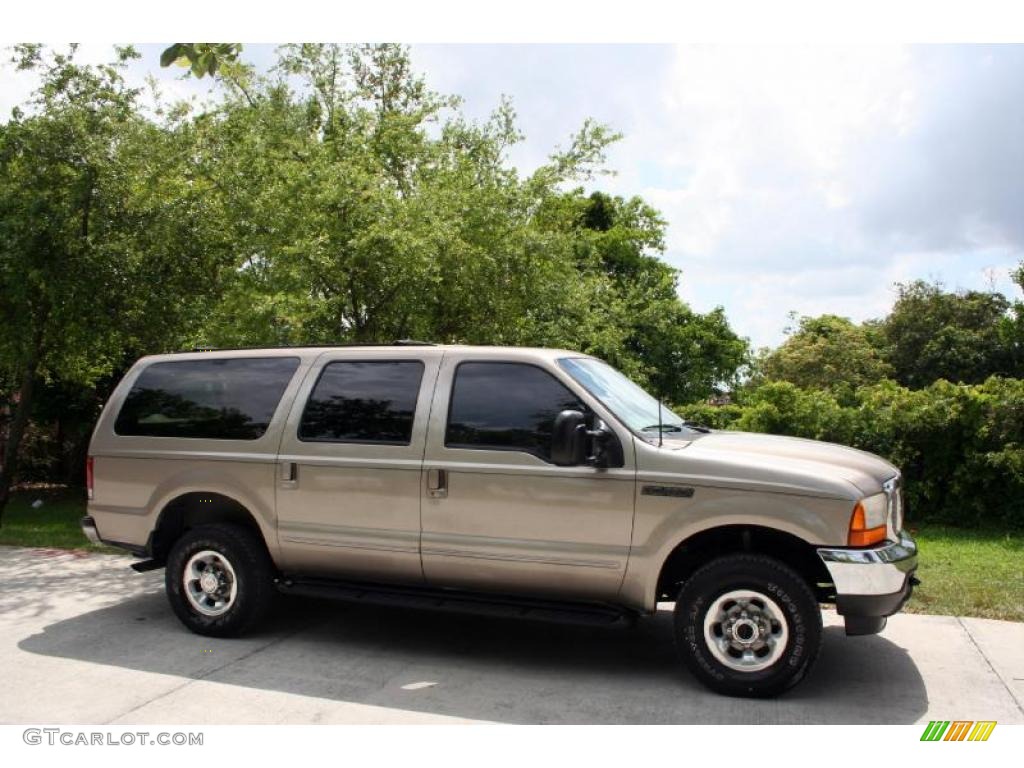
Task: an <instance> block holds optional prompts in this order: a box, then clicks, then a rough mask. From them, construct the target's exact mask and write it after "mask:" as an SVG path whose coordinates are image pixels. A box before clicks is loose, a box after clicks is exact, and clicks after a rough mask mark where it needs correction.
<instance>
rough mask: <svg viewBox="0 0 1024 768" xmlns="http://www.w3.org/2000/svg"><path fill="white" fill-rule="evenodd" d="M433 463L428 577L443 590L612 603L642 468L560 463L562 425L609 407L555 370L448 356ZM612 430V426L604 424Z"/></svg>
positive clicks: (430, 454) (432, 437) (627, 448)
mask: <svg viewBox="0 0 1024 768" xmlns="http://www.w3.org/2000/svg"><path fill="white" fill-rule="evenodd" d="M449 390H450V396H449V397H448V398H447V400H446V401H445V402H438V403H435V406H434V410H433V412H432V413H431V419H430V431H429V435H428V442H427V453H426V461H425V464H424V468H425V470H426V471H425V472H424V488H423V493H424V500H423V536H422V544H421V546H422V557H423V571H424V575H425V576H426V579H427V581H428V582H429V583H430V584H432V585H434V586H442V587H458V588H465V589H485V590H493V591H500V592H509V593H521V594H537V595H544V594H554V595H558V596H572V597H576V598H581V599H594V600H607V599H612V598H614V597H615V596H616V595H617V593H618V591H619V586H620V585H621V583H622V577H623V574H624V572H625V568H626V561H627V559H628V555H629V545H630V534H631V531H632V525H633V506H634V487H635V463H634V462H635V459H634V451H633V445H632V440H631V437H630V435H629V434H628V433H625V432H624V430H622V431H621V432H620V430H621V428H619V427H617V426H612V425H611V424H609V426H610V427H611V428H612V429H614V430H615V431H616V435H617V438H618V439H619V440H620V442H621V443H622V447H623V449H624V450H623V453H624V454H625V456H626V459H625V466H624V467H620V468H614V469H597V468H594V467H591V466H576V467H563V466H556V465H555V464H553V463H552V462H551V452H550V449H551V432H552V427H553V424H554V419H555V416H557V414H558V413H559V412H560V411H563V410H566V409H578V410H582V411H584V412H585V413H587V414H588V417H590V418H594V417H600V415H601V411H600V409H601V406H600V404H598V403H595V402H593V401H590V398H589V397H588V396H587V395H586V394H585V393H582V392H577V391H576V387H575V386H574V384H573V383H572V382H571V380H570V379H569V378H568V377H567V376H565V375H564V374H562V373H561V372H560V370H559V369H558V368H557V365H556V364H555V363H553V362H552V363H551V364H550V365H548V364H542V363H541V362H537V361H536V360H535V359H528V358H521V359H516V355H515V353H512V352H510V359H509V360H507V361H506V360H502V361H494V359H493V355H489V356H488V357H487V358H486V359H484V358H483V357H482V356H480V355H477V354H474V353H473V352H471V351H467V352H461V353H460V352H455V351H449V352H448V353H446V355H445V358H444V362H443V365H442V368H441V372H440V375H439V378H438V392H448V391H449ZM606 423H607V421H606Z"/></svg>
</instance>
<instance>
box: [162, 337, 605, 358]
mask: <svg viewBox="0 0 1024 768" xmlns="http://www.w3.org/2000/svg"><path fill="white" fill-rule="evenodd" d="M399 349H414V350H416V351H419V352H423V353H424V354H430V355H433V354H441V353H443V352H445V351H446V350H452V351H459V352H476V353H483V354H489V355H494V356H495V357H500V356H502V355H509V354H512V355H516V356H524V355H525V356H535V357H539V358H544V359H551V358H559V357H589V355H585V354H584V353H582V352H577V351H574V350H570V349H549V348H547V347H501V346H486V345H469V344H430V343H427V342H399V343H396V344H324V345H310V346H297V347H237V348H231V349H213V348H211V349H204V348H199V349H193V350H183V351H181V352H172V353H169V354H162V355H148V356H146V357H145V358H143V359H145V360H147V361H155V360H173V359H181V358H183V357H185V358H190V359H191V358H202V357H207V356H209V357H252V356H254V355H259V356H260V357H288V356H289V355H301V356H306V355H320V354H323V353H324V352H334V351H338V352H342V351H344V352H352V353H355V354H358V353H359V352H384V351H389V352H394V351H395V350H399Z"/></svg>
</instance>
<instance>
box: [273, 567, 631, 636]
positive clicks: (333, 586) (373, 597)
mask: <svg viewBox="0 0 1024 768" xmlns="http://www.w3.org/2000/svg"><path fill="white" fill-rule="evenodd" d="M277 588H278V590H279V591H281V592H282V593H283V594H286V595H301V596H303V597H318V598H327V599H331V600H342V601H345V602H357V603H369V604H373V605H393V606H400V607H404V608H418V609H422V610H430V611H452V612H461V613H475V614H479V615H484V616H497V617H503V618H516V619H528V620H532V621H549V622H557V623H560V624H584V625H589V626H614V625H619V624H623V625H629V624H632V623H633V621H635V619H636V617H637V614H636V613H634V612H632V611H630V610H628V609H626V608H620V607H618V606H614V605H609V604H606V603H571V602H562V601H556V600H543V599H537V598H529V597H509V596H506V595H494V594H485V593H479V592H461V591H456V590H446V589H430V588H428V587H400V586H394V585H388V584H366V583H360V582H347V581H335V580H333V579H312V578H301V579H300V578H281V579H278V580H277Z"/></svg>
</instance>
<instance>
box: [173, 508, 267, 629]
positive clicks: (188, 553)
mask: <svg viewBox="0 0 1024 768" xmlns="http://www.w3.org/2000/svg"><path fill="white" fill-rule="evenodd" d="M165 586H166V589H167V598H168V600H170V603H171V608H173V609H174V613H175V614H176V615H177V616H178V618H179V619H181V621H182V623H184V624H185V626H186V627H188V628H189V629H191V630H192V631H193V632H196V633H198V634H200V635H208V636H211V637H232V636H235V635H240V634H242V633H244V632H246V631H248V630H251V629H252V628H254V627H255V626H256V625H257V624H259V622H260V621H261V620H262V619H264V618H265V617H266V615H267V613H268V612H269V610H270V607H271V604H272V602H273V596H274V584H273V568H272V565H271V562H270V557H269V556H268V555H267V551H266V548H265V547H264V546H263V541H262V540H261V539H260V537H259V536H258V535H257V534H255V533H254V532H253V531H251V530H250V529H248V528H244V527H242V526H239V525H229V524H222V523H214V524H210V525H203V526H199V527H198V528H193V529H192V530H190V531H188V532H187V533H185V535H184V536H182V537H181V538H180V539H178V541H176V542H175V543H174V546H173V547H172V548H171V552H170V555H169V556H168V558H167V570H166V574H165Z"/></svg>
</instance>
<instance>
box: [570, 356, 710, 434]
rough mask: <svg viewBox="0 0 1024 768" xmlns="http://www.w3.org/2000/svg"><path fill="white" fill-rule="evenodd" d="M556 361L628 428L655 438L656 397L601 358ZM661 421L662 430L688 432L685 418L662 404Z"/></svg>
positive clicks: (573, 358)
mask: <svg viewBox="0 0 1024 768" xmlns="http://www.w3.org/2000/svg"><path fill="white" fill-rule="evenodd" d="M558 364H559V365H560V366H561V367H562V368H563V370H565V372H566V373H568V374H569V375H570V376H572V377H573V378H574V379H575V380H576V381H578V382H579V383H580V385H581V386H583V388H584V389H586V390H587V392H589V393H590V394H592V395H593V396H594V397H596V398H597V399H598V400H600V401H601V403H602V404H604V406H605V407H607V408H608V410H610V411H611V412H612V413H614V414H615V415H616V416H618V417H619V418H620V419H621V420H622V421H623V422H624V423H625V424H626V426H628V427H629V428H630V429H631V430H633V431H634V432H640V433H642V434H643V435H644V437H651V436H652V435H653V437H654V439H657V436H658V421H659V419H658V401H657V399H655V398H653V397H651V396H650V395H649V394H647V393H646V392H645V391H644V390H643V389H642V388H641V387H639V386H637V385H636V384H634V383H633V382H632V381H630V380H629V379H627V378H626V377H625V376H623V375H622V374H621V373H619V372H618V371H617V370H615V369H614V368H612V367H611V366H610V365H608V363H605V362H602V361H601V360H595V359H593V358H590V357H564V358H562V359H561V360H559V361H558ZM661 424H662V430H663V432H665V433H672V432H682V431H683V430H686V431H690V430H689V429H688V428H687V426H686V422H685V421H683V420H682V419H681V418H679V417H678V416H676V415H675V414H674V413H672V411H670V410H669V409H668V408H666V407H664V406H662V407H661Z"/></svg>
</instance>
